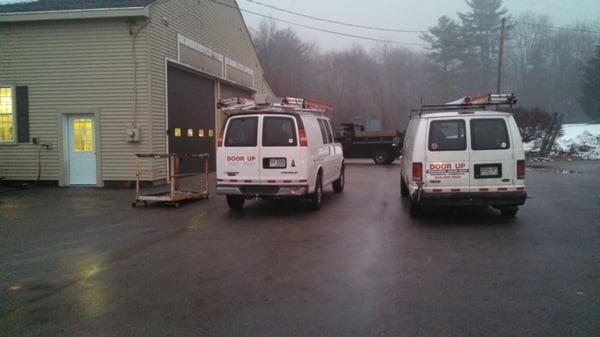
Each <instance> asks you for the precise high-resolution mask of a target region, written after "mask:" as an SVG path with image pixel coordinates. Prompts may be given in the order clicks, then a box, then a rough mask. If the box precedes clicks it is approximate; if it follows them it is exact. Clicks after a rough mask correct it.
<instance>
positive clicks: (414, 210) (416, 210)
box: [409, 200, 423, 218]
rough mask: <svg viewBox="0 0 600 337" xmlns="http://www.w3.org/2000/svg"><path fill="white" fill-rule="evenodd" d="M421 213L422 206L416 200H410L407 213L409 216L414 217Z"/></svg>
mask: <svg viewBox="0 0 600 337" xmlns="http://www.w3.org/2000/svg"><path fill="white" fill-rule="evenodd" d="M421 214H423V207H422V206H421V205H419V204H417V203H416V202H414V201H412V200H410V209H409V215H410V217H411V218H416V217H418V216H419V215H421Z"/></svg>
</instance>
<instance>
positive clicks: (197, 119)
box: [168, 66, 216, 173]
mask: <svg viewBox="0 0 600 337" xmlns="http://www.w3.org/2000/svg"><path fill="white" fill-rule="evenodd" d="M168 98H169V120H168V134H169V152H170V153H181V154H189V153H209V154H210V160H209V171H211V172H214V171H215V132H216V131H215V82H214V80H211V79H208V78H205V77H202V76H199V75H196V74H193V73H191V72H188V71H185V70H182V69H179V68H175V67H172V66H169V67H168ZM179 171H180V173H194V172H202V171H204V166H203V165H202V161H201V160H198V159H193V158H183V160H182V162H181V163H180V168H179Z"/></svg>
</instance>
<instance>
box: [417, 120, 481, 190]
mask: <svg viewBox="0 0 600 337" xmlns="http://www.w3.org/2000/svg"><path fill="white" fill-rule="evenodd" d="M427 134H428V137H427V144H426V146H427V149H426V151H425V153H426V156H425V167H424V171H425V177H424V181H425V189H426V190H427V192H434V193H435V192H466V191H465V189H468V186H469V180H470V179H469V173H470V172H469V170H470V168H469V151H468V149H467V129H466V121H465V119H464V118H455V119H435V118H433V119H431V120H430V122H429V125H428V133H427Z"/></svg>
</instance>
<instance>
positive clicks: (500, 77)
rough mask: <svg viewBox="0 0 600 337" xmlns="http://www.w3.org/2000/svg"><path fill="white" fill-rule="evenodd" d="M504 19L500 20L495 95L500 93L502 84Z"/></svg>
mask: <svg viewBox="0 0 600 337" xmlns="http://www.w3.org/2000/svg"><path fill="white" fill-rule="evenodd" d="M505 23H506V18H502V27H501V28H500V49H499V50H498V80H497V82H496V93H497V94H499V93H500V89H501V83H502V54H503V53H504V24H505Z"/></svg>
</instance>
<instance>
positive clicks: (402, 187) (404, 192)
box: [400, 176, 408, 198]
mask: <svg viewBox="0 0 600 337" xmlns="http://www.w3.org/2000/svg"><path fill="white" fill-rule="evenodd" d="M400 196H402V198H406V197H408V187H407V186H406V183H405V182H404V178H402V176H400Z"/></svg>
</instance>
